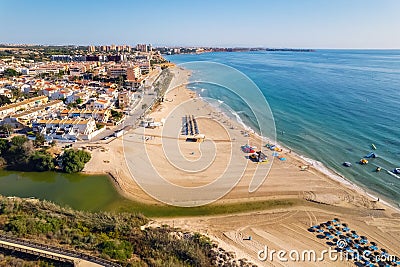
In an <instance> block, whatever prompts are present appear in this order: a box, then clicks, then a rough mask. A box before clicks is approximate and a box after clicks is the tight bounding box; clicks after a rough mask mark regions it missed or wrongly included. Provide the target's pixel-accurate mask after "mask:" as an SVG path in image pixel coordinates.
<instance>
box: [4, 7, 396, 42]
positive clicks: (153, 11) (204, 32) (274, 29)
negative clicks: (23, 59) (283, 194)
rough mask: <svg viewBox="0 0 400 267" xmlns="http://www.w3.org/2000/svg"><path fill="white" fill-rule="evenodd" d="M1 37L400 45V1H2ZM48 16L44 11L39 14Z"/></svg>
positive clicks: (19, 39)
mask: <svg viewBox="0 0 400 267" xmlns="http://www.w3.org/2000/svg"><path fill="white" fill-rule="evenodd" d="M0 5H1V6H2V8H1V9H0V14H1V16H2V18H3V19H4V21H7V25H8V26H7V27H2V29H0V36H2V39H1V40H0V43H18V44H44V45H102V44H112V43H116V44H127V45H134V44H136V43H151V44H152V45H154V46H169V47H171V46H183V47H193V46H195V47H276V48H287V47H290V48H317V49H318V48H319V49H352V48H359V49H396V48H400V36H399V35H396V34H394V33H395V32H396V25H399V24H400V19H399V18H398V16H397V13H398V11H399V10H400V3H399V2H398V1H393V0H384V1H373V0H367V1H360V0H355V1H351V2H348V1H343V0H340V1H335V2H332V3H330V2H324V3H321V2H320V1H316V0H309V1H302V2H301V3H300V2H299V1H289V0H286V1H281V2H273V1H252V2H251V3H250V4H248V5H246V6H244V5H243V4H242V3H240V2H238V1H231V2H227V1H218V2H217V3H213V2H209V1H202V2H197V3H191V4H190V5H189V4H183V3H181V2H179V1H172V2H162V1H156V2H152V3H143V2H136V1H120V2H119V5H111V4H109V3H107V2H104V1H96V2H94V1H85V2H83V3H81V2H77V1H68V2H65V3H64V2H62V3H61V2H52V1H34V2H29V1H18V2H10V1H0ZM39 14H40V15H41V16H38V15H39Z"/></svg>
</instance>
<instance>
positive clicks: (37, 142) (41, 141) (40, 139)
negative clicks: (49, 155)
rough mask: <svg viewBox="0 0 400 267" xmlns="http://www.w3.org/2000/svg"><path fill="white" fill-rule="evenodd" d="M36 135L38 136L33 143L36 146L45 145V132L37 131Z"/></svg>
mask: <svg viewBox="0 0 400 267" xmlns="http://www.w3.org/2000/svg"><path fill="white" fill-rule="evenodd" d="M35 137H36V138H35V140H34V141H33V145H34V146H35V147H41V146H43V145H44V142H46V139H45V138H44V135H43V134H40V133H36V135H35Z"/></svg>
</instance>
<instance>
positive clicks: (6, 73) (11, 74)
mask: <svg viewBox="0 0 400 267" xmlns="http://www.w3.org/2000/svg"><path fill="white" fill-rule="evenodd" d="M3 75H4V76H5V77H14V76H19V73H18V72H17V71H16V70H14V69H10V68H8V69H5V70H4V73H3Z"/></svg>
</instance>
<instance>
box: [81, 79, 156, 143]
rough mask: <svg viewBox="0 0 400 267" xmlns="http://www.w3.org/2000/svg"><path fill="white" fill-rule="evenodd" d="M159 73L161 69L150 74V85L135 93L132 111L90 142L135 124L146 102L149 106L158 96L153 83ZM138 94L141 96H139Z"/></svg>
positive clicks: (147, 83) (147, 82)
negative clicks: (117, 123) (139, 92)
mask: <svg viewBox="0 0 400 267" xmlns="http://www.w3.org/2000/svg"><path fill="white" fill-rule="evenodd" d="M159 74H160V72H159V71H154V72H153V73H151V74H150V75H149V77H148V79H147V80H146V82H145V84H146V85H149V86H148V87H145V89H143V92H142V93H141V94H135V97H136V99H135V101H134V103H132V106H131V107H130V108H131V112H130V113H129V114H128V115H126V116H125V118H124V119H123V121H122V122H121V123H120V124H119V125H117V126H114V127H112V128H111V129H106V130H105V131H103V132H101V133H99V134H98V135H96V136H95V137H93V138H92V140H90V142H89V143H93V142H98V141H100V140H102V139H103V138H104V137H106V136H112V135H113V134H114V133H115V132H117V131H120V130H122V129H124V128H126V127H130V126H134V125H135V124H136V123H137V122H138V120H139V119H140V117H141V116H142V115H143V113H144V111H145V110H144V109H142V106H143V105H144V104H145V105H146V106H147V107H149V106H150V105H151V104H152V102H153V101H154V100H155V98H156V97H157V94H156V92H155V91H154V88H153V87H152V86H151V85H152V84H153V83H154V82H155V81H156V80H157V78H158V76H159ZM138 95H139V96H140V97H138Z"/></svg>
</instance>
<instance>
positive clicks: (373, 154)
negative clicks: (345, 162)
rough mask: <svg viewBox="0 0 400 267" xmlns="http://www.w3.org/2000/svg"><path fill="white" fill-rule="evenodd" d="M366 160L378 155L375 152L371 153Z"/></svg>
mask: <svg viewBox="0 0 400 267" xmlns="http://www.w3.org/2000/svg"><path fill="white" fill-rule="evenodd" d="M364 158H367V159H370V158H373V159H374V158H376V154H375V153H374V152H369V153H368V155H366V156H365V157H364Z"/></svg>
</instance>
